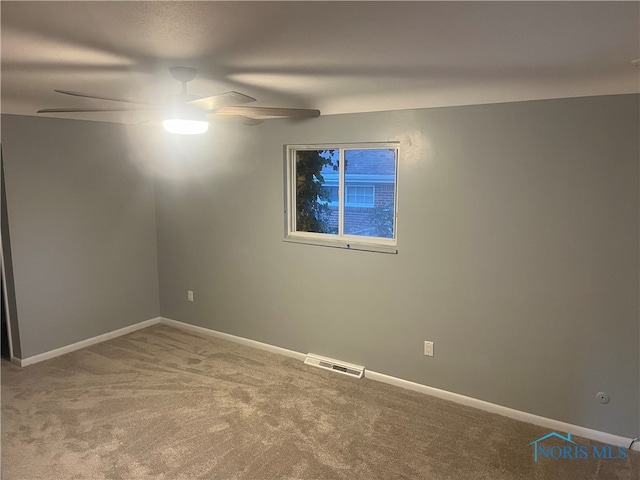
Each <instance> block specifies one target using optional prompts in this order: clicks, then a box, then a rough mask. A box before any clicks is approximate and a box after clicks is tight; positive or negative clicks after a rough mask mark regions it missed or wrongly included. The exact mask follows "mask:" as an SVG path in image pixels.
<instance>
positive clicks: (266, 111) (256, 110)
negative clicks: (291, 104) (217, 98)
mask: <svg viewBox="0 0 640 480" xmlns="http://www.w3.org/2000/svg"><path fill="white" fill-rule="evenodd" d="M211 113H214V114H216V115H247V116H250V117H253V116H258V117H297V118H303V117H309V118H311V117H319V116H320V110H311V109H306V108H272V107H222V108H218V109H217V110H215V111H213V112H211Z"/></svg>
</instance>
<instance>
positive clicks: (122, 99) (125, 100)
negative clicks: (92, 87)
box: [54, 90, 163, 107]
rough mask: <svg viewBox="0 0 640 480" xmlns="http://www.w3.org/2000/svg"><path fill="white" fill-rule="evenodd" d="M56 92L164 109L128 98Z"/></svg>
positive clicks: (64, 92) (67, 91) (63, 92)
mask: <svg viewBox="0 0 640 480" xmlns="http://www.w3.org/2000/svg"><path fill="white" fill-rule="evenodd" d="M54 92H58V93H62V94H64V95H71V96H73V97H84V98H95V99H96V100H109V101H111V102H123V103H137V104H138V105H153V106H155V107H162V106H163V105H157V104H155V103H150V102H140V101H138V100H131V99H128V98H116V97H103V96H101V95H93V94H90V93H81V92H72V91H70V90H54Z"/></svg>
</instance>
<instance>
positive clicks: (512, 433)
mask: <svg viewBox="0 0 640 480" xmlns="http://www.w3.org/2000/svg"><path fill="white" fill-rule="evenodd" d="M547 433H549V431H548V430H547V429H544V428H540V427H536V426H534V425H530V424H526V423H521V422H518V421H515V420H511V419H508V418H505V417H501V416H498V415H494V414H490V413H486V412H483V411H479V410H475V409H473V408H469V407H464V406H461V405H458V404H454V403H450V402H447V401H444V400H440V399H437V398H433V397H429V396H427V395H423V394H420V393H415V392H411V391H407V390H403V389H400V388H397V387H392V386H389V385H385V384H382V383H378V382H374V381H370V380H366V379H362V380H357V379H352V378H349V377H346V376H343V375H339V374H335V373H332V372H326V371H324V370H321V369H317V368H313V367H309V366H306V365H304V364H302V363H301V362H300V361H297V360H294V359H291V358H287V357H281V356H279V355H275V354H271V353H267V352H264V351H261V350H255V349H252V348H249V347H245V346H241V345H238V344H235V343H230V342H226V341H223V340H218V339H215V338H212V337H200V336H197V335H194V334H192V333H188V332H184V331H181V330H176V329H173V328H169V327H166V326H163V325H158V326H154V327H150V328H147V329H145V330H140V331H138V332H135V333H132V334H129V335H126V336H124V337H120V338H117V339H114V340H111V341H108V342H105V343H102V344H99V345H94V346H92V347H89V348H86V349H84V350H79V351H77V352H74V353H70V354H68V355H65V356H62V357H58V358H55V359H52V360H49V361H46V362H42V363H39V364H36V365H32V366H29V367H25V368H22V369H21V368H18V367H15V366H13V365H11V364H9V363H7V362H4V361H3V362H2V478H3V479H5V480H13V479H24V480H36V479H56V480H57V479H64V480H66V479H92V480H93V479H96V480H97V479H127V480H129V479H131V480H135V479H158V480H163V479H167V480H169V479H189V480H191V479H196V478H207V479H225V480H230V479H252V480H254V479H255V480H271V479H273V480H280V479H308V480H332V479H363V480H365V479H366V480H373V479H381V480H392V479H411V480H419V479H433V480H440V479H452V480H453V479H455V480H466V479H487V480H489V479H490V480H503V479H505V480H506V479H523V480H525V479H526V480H539V479H558V480H571V479H580V480H585V479H601V480H604V479H607V480H608V479H612V480H613V479H629V480H637V479H638V478H639V476H640V454H638V453H637V452H629V457H628V458H627V459H625V460H620V459H618V460H604V459H599V460H592V459H587V460H580V459H574V460H569V459H567V460H553V459H548V458H546V459H541V460H539V461H538V462H537V463H536V462H534V460H533V450H532V449H533V447H531V446H528V445H527V444H528V443H529V442H531V441H533V440H534V439H536V438H539V437H541V436H543V435H545V434H547ZM574 440H576V442H577V443H579V444H580V445H589V448H591V446H590V445H592V443H591V442H589V441H588V440H583V439H578V438H576V437H574ZM551 444H553V443H551Z"/></svg>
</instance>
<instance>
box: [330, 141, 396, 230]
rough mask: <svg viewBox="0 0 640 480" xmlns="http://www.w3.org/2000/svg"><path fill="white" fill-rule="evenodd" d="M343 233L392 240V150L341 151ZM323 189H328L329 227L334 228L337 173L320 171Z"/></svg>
mask: <svg viewBox="0 0 640 480" xmlns="http://www.w3.org/2000/svg"><path fill="white" fill-rule="evenodd" d="M345 158H346V170H345V190H346V199H345V200H346V201H345V209H344V233H345V234H347V235H364V236H374V237H388V238H389V237H393V215H394V210H395V205H394V198H395V179H396V158H395V151H393V150H386V149H384V150H368V149H367V150H347V151H346V152H345ZM321 173H322V176H323V177H324V184H323V185H324V186H325V187H326V188H329V189H330V190H331V197H332V202H331V203H330V208H331V216H330V219H329V224H330V225H331V226H332V227H333V228H336V229H337V228H338V215H339V207H338V173H337V172H336V171H334V170H333V168H332V167H330V166H329V167H325V168H324V169H323V170H322V172H321Z"/></svg>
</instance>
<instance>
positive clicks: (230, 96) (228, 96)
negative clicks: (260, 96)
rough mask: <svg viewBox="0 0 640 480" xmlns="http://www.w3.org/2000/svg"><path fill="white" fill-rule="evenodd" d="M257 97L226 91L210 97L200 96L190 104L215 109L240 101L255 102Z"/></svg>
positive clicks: (205, 108) (203, 108)
mask: <svg viewBox="0 0 640 480" xmlns="http://www.w3.org/2000/svg"><path fill="white" fill-rule="evenodd" d="M255 101H256V99H255V98H253V97H250V96H249V95H245V94H243V93H238V92H233V91H232V92H225V93H220V94H218V95H212V96H210V97H204V98H198V99H197V100H192V101H191V102H189V105H193V106H194V107H198V108H200V109H202V110H214V109H216V108H220V107H226V106H229V105H237V104H239V103H249V102H255Z"/></svg>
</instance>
